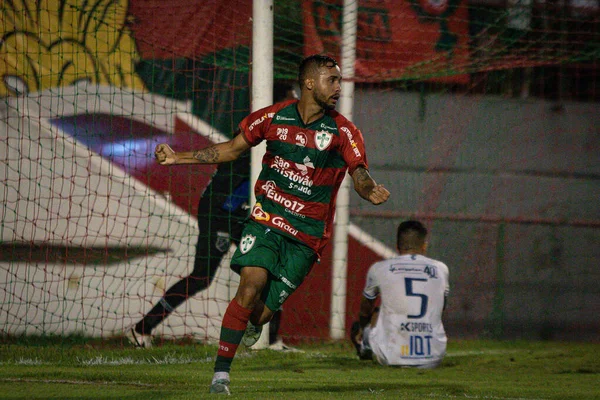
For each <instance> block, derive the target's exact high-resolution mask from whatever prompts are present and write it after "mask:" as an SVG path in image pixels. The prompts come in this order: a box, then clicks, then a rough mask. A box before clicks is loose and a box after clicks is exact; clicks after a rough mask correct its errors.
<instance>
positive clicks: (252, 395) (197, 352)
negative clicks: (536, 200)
mask: <svg viewBox="0 0 600 400" xmlns="http://www.w3.org/2000/svg"><path fill="white" fill-rule="evenodd" d="M298 348H299V349H301V350H303V352H302V353H289V352H287V353H284V352H276V351H272V350H260V351H252V350H247V349H244V348H243V346H242V347H240V350H239V351H238V357H237V358H236V360H235V361H234V364H233V369H232V373H231V378H232V384H231V390H232V395H233V397H234V398H240V399H371V398H373V399H413V400H416V399H419V400H420V399H432V400H435V399H495V400H517V399H518V400H525V399H527V400H534V399H536V400H539V399H561V400H564V399H573V400H588V399H600V356H599V355H600V343H563V342H527V341H481V340H469V341H467V340H460V341H450V343H449V346H448V354H447V357H446V359H445V360H444V362H443V364H442V366H441V367H440V368H438V369H435V370H427V371H426V370H415V369H399V368H385V367H381V366H378V365H376V364H373V363H372V362H370V361H359V360H358V359H357V358H356V357H355V356H354V352H353V348H352V347H351V346H350V344H348V343H339V342H338V343H325V344H310V345H301V346H298ZM215 354H216V347H215V346H206V345H201V344H195V343H190V342H187V343H172V342H165V343H163V344H162V345H160V346H157V347H155V348H152V349H148V350H139V349H133V348H130V347H128V345H127V344H124V343H123V342H122V341H121V340H120V339H119V340H106V341H99V340H97V339H96V340H86V339H82V338H78V339H77V338H62V339H58V338H54V339H52V338H33V339H32V338H29V339H22V338H21V339H14V338H12V339H11V338H3V339H2V346H1V347H0V398H1V399H144V400H149V399H202V398H209V397H213V396H211V395H209V394H208V387H209V383H210V380H211V377H212V367H213V358H214V356H215Z"/></svg>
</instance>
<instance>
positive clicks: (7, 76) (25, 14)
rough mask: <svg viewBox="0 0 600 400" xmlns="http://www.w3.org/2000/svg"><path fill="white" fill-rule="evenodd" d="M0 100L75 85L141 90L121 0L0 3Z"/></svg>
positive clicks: (4, 0)
mask: <svg viewBox="0 0 600 400" xmlns="http://www.w3.org/2000/svg"><path fill="white" fill-rule="evenodd" d="M0 4H2V9H1V11H0V21H1V22H0V37H1V39H2V41H1V42H0V97H3V96H11V95H12V96H14V95H18V94H22V93H23V92H36V91H41V90H45V89H49V88H53V87H60V86H67V85H72V84H74V83H77V82H78V81H81V80H88V81H90V82H92V83H95V84H108V85H112V86H117V87H127V88H132V89H138V90H145V88H144V84H143V82H142V80H141V79H140V78H139V77H138V76H137V75H136V73H135V71H134V65H135V62H137V61H138V59H139V56H138V54H137V50H136V48H135V42H134V40H133V38H132V36H131V32H130V31H129V29H128V28H127V27H126V26H125V23H126V21H127V0H95V1H83V0H0ZM16 83H19V84H16Z"/></svg>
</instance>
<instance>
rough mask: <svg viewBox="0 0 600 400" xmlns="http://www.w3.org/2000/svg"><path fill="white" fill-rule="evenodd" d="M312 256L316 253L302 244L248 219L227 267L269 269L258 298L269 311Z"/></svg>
mask: <svg viewBox="0 0 600 400" xmlns="http://www.w3.org/2000/svg"><path fill="white" fill-rule="evenodd" d="M316 260H317V254H316V253H315V252H314V251H313V250H312V249H311V248H310V247H308V246H306V245H305V244H302V243H300V242H298V241H296V240H294V239H291V238H288V237H287V236H284V235H282V234H279V233H278V232H274V231H273V230H271V229H270V228H268V227H266V226H264V225H260V224H259V223H257V222H254V221H249V222H247V223H246V226H245V227H244V230H243V232H242V236H241V240H240V244H239V246H238V248H237V250H236V251H235V253H234V254H233V257H232V259H231V268H232V269H233V270H234V271H235V272H237V273H238V274H239V273H240V271H241V270H242V268H243V267H245V266H249V267H263V268H265V269H266V270H267V271H269V279H268V281H267V284H266V286H265V288H264V289H263V291H262V295H261V300H262V301H263V302H264V303H265V305H266V306H267V307H269V309H270V310H271V311H277V310H279V309H280V308H281V305H282V304H283V303H284V302H285V300H286V299H287V298H288V296H289V295H290V294H292V293H293V292H294V291H295V290H296V289H297V288H298V286H300V284H301V283H302V281H304V278H306V276H307V275H308V273H309V272H310V270H311V268H312V266H313V264H314V263H315V261H316Z"/></svg>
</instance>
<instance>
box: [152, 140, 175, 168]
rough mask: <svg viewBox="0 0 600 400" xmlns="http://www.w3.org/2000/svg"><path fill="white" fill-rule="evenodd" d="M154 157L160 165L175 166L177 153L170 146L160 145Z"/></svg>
mask: <svg viewBox="0 0 600 400" xmlns="http://www.w3.org/2000/svg"><path fill="white" fill-rule="evenodd" d="M154 157H156V161H157V162H158V163H159V164H160V165H171V164H175V161H176V159H175V152H174V151H173V149H172V148H171V147H169V145H168V144H164V143H162V144H159V145H158V146H156V149H155V150H154Z"/></svg>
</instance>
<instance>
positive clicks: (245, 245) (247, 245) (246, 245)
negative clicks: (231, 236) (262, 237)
mask: <svg viewBox="0 0 600 400" xmlns="http://www.w3.org/2000/svg"><path fill="white" fill-rule="evenodd" d="M254 242H256V236H253V235H244V237H242V240H240V251H241V252H242V254H246V253H247V252H249V251H250V249H251V248H252V247H253V246H254Z"/></svg>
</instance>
